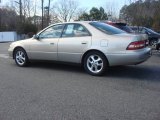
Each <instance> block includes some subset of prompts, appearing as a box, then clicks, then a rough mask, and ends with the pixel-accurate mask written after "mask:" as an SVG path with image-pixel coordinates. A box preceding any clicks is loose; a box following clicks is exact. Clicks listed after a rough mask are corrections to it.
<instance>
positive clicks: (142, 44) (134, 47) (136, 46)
mask: <svg viewBox="0 0 160 120" xmlns="http://www.w3.org/2000/svg"><path fill="white" fill-rule="evenodd" d="M145 45H146V41H136V42H132V43H130V44H129V45H128V47H127V50H137V49H142V48H144V47H145Z"/></svg>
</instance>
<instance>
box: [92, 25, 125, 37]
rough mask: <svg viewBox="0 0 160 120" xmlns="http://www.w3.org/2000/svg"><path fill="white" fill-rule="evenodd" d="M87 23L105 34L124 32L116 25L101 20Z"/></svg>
mask: <svg viewBox="0 0 160 120" xmlns="http://www.w3.org/2000/svg"><path fill="white" fill-rule="evenodd" d="M89 24H90V25H92V26H93V27H95V28H97V29H98V30H100V31H102V32H104V33H106V34H109V35H112V34H122V33H126V32H125V31H123V30H120V29H118V28H116V27H113V26H111V25H108V24H105V23H102V22H90V23H89Z"/></svg>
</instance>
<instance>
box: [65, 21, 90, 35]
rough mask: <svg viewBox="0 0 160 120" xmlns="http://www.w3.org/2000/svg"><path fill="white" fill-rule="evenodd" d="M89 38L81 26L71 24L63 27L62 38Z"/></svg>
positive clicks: (87, 32)
mask: <svg viewBox="0 0 160 120" xmlns="http://www.w3.org/2000/svg"><path fill="white" fill-rule="evenodd" d="M85 36H90V33H89V31H88V30H87V29H86V28H85V27H84V26H82V25H81V24H77V23H71V24H67V25H66V26H65V29H64V31H63V34H62V37H85Z"/></svg>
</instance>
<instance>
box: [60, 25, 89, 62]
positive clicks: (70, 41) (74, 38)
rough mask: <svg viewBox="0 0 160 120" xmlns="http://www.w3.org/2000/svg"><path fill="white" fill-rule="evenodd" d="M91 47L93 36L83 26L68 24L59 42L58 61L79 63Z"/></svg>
mask: <svg viewBox="0 0 160 120" xmlns="http://www.w3.org/2000/svg"><path fill="white" fill-rule="evenodd" d="M90 45H91V34H90V33H89V31H88V30H87V29H86V28H85V27H84V26H83V25H81V24H77V23H70V24H66V26H65V28H64V31H63V33H62V37H61V38H60V39H59V42H58V60H59V61H65V62H74V63H79V62H80V59H81V56H82V54H83V53H84V51H86V50H87V48H88V47H89V46H90Z"/></svg>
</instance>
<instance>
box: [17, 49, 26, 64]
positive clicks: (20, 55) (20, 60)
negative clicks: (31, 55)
mask: <svg viewBox="0 0 160 120" xmlns="http://www.w3.org/2000/svg"><path fill="white" fill-rule="evenodd" d="M14 59H15V62H16V64H17V65H18V66H20V67H24V66H27V64H28V57H27V54H26V52H25V51H24V50H23V49H22V48H18V49H16V50H15V52H14Z"/></svg>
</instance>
